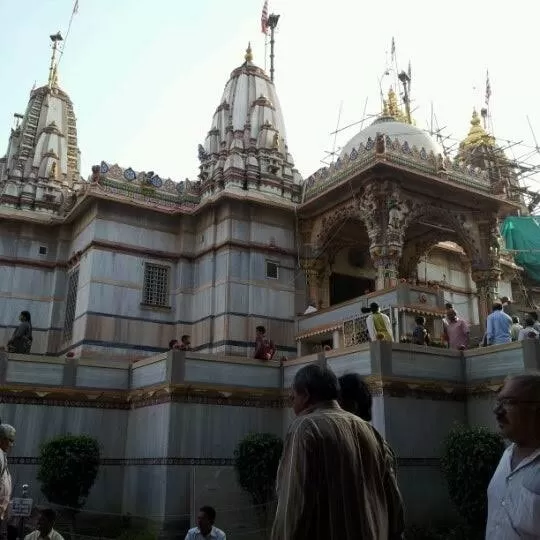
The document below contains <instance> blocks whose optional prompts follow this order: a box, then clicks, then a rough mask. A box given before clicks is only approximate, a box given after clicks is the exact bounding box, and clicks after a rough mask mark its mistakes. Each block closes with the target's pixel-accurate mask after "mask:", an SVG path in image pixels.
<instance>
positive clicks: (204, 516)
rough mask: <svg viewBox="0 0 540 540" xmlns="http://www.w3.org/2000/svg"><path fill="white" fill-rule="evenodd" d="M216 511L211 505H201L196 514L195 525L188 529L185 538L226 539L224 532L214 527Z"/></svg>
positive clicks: (189, 539)
mask: <svg viewBox="0 0 540 540" xmlns="http://www.w3.org/2000/svg"><path fill="white" fill-rule="evenodd" d="M215 521H216V511H215V510H214V509H213V508H212V507H211V506H203V507H202V508H201V509H200V510H199V515H198V516H197V527H193V529H189V531H188V533H187V535H186V540H226V539H227V537H226V535H225V533H224V532H223V531H222V530H221V529H218V528H217V527H214V522H215Z"/></svg>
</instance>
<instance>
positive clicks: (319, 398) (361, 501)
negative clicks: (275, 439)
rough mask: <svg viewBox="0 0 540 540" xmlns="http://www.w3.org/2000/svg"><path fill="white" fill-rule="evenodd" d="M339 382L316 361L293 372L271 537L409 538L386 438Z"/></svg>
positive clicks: (336, 539)
mask: <svg viewBox="0 0 540 540" xmlns="http://www.w3.org/2000/svg"><path fill="white" fill-rule="evenodd" d="M338 390H339V385H338V380H337V378H336V376H335V375H334V373H333V372H332V371H331V370H329V369H328V368H323V367H321V366H319V365H317V364H310V365H308V366H306V367H304V368H302V369H301V370H300V371H298V373H297V374H296V376H295V378H294V383H293V388H292V396H291V397H292V402H293V409H294V412H295V413H296V415H297V418H296V420H295V421H294V422H293V423H292V425H291V427H290V429H289V433H288V435H287V438H286V440H285V446H284V449H283V455H282V458H281V462H280V465H279V470H278V475H277V492H278V508H277V512H276V517H275V520H274V525H273V528H272V534H271V540H349V539H350V540H353V539H356V538H361V539H362V540H394V539H398V538H402V533H403V530H402V524H403V522H402V520H401V519H400V517H401V516H402V512H403V508H402V506H401V497H400V494H399V491H398V488H397V485H396V482H395V477H394V474H393V470H392V467H391V464H390V463H389V460H388V459H386V452H385V445H384V441H383V439H382V437H381V436H380V435H379V434H378V433H377V432H376V431H375V429H374V428H373V427H372V426H371V425H370V424H369V423H368V422H365V421H364V420H362V419H361V418H358V417H357V416H355V415H353V414H351V413H348V412H346V411H344V410H343V409H342V408H341V407H340V406H339V405H338V403H337V399H338Z"/></svg>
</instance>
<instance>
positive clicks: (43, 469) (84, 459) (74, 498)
mask: <svg viewBox="0 0 540 540" xmlns="http://www.w3.org/2000/svg"><path fill="white" fill-rule="evenodd" d="M99 459H100V451H99V444H98V442H97V441H96V440H95V439H94V438H92V437H88V436H87V435H64V436H61V437H56V438H54V439H51V440H49V441H47V442H45V443H44V444H42V445H41V447H40V457H39V471H38V480H39V481H40V482H41V491H42V492H43V494H44V495H45V497H47V500H48V501H49V502H51V503H53V504H58V505H60V506H67V507H69V508H74V509H78V508H82V507H83V505H84V503H85V502H86V498H87V497H88V494H89V493H90V489H91V488H92V486H93V485H94V482H95V480H96V476H97V473H98V470H99Z"/></svg>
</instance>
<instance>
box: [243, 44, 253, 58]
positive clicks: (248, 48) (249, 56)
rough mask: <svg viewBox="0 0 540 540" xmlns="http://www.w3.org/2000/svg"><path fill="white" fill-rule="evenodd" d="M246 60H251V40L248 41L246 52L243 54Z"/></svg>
mask: <svg viewBox="0 0 540 540" xmlns="http://www.w3.org/2000/svg"><path fill="white" fill-rule="evenodd" d="M244 58H245V60H246V62H253V53H252V52H251V41H249V42H248V46H247V49H246V54H245V56H244Z"/></svg>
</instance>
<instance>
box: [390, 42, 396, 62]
mask: <svg viewBox="0 0 540 540" xmlns="http://www.w3.org/2000/svg"><path fill="white" fill-rule="evenodd" d="M391 52H392V58H394V56H395V55H396V41H395V40H394V38H393V37H392V49H391Z"/></svg>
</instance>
